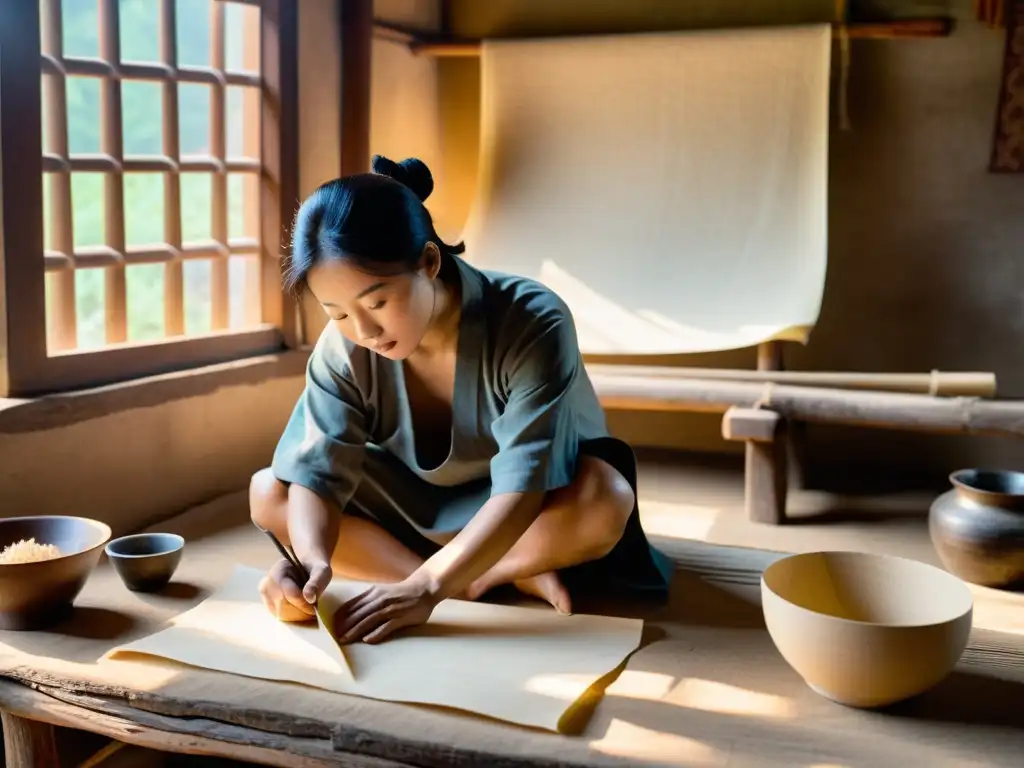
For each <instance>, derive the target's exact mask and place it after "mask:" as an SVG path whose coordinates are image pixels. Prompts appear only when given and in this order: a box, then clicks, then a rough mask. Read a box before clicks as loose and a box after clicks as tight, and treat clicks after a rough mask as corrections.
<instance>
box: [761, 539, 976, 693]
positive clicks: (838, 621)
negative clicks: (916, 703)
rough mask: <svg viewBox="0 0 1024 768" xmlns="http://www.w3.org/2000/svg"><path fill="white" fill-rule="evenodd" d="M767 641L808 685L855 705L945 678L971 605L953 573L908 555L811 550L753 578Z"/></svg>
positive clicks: (963, 640) (966, 630) (966, 629)
mask: <svg viewBox="0 0 1024 768" xmlns="http://www.w3.org/2000/svg"><path fill="white" fill-rule="evenodd" d="M761 601H762V608H763V611H764V618H765V623H766V625H767V627H768V632H769V634H770V635H771V637H772V641H773V642H774V643H775V646H776V648H778V650H779V653H781V654H782V656H783V658H784V659H785V660H786V661H787V662H788V663H789V665H790V666H791V667H792V668H793V669H794V670H795V671H796V672H797V673H798V674H799V675H800V676H801V677H802V678H803V679H804V680H805V681H806V682H807V684H808V685H809V686H810V687H811V688H812V689H813V690H815V691H817V692H818V693H820V694H821V695H822V696H825V697H827V698H829V699H832V700H833V701H836V702H839V703H840V704H845V705H848V706H853V707H864V708H876V707H882V706H885V705H888V704H893V703H895V702H897V701H901V700H903V699H908V698H910V697H912V696H916V695H917V694H919V693H922V692H924V691H926V690H927V689H929V688H931V687H932V686H934V685H936V684H937V683H939V682H940V681H941V680H943V679H944V678H945V677H946V676H947V675H948V674H949V673H950V672H951V671H952V669H953V667H954V665H955V664H956V663H957V661H958V660H959V658H960V655H961V654H962V653H963V650H964V648H965V647H966V645H967V637H968V635H969V634H970V631H971V622H972V620H973V613H974V598H973V596H972V595H971V591H970V589H969V588H968V587H967V585H966V584H964V582H963V581H961V580H960V579H958V578H957V577H956V576H954V575H952V574H950V573H947V572H946V571H944V570H942V569H941V568H935V567H934V566H931V565H927V564H925V563H921V562H918V561H916V560H906V559H903V558H899V557H890V556H886V555H875V554H868V553H863V552H811V553H807V554H800V555H793V556H790V557H785V558H783V559H781V560H778V561H776V562H774V563H772V565H770V566H769V567H768V568H766V569H765V571H764V574H763V575H762V578H761Z"/></svg>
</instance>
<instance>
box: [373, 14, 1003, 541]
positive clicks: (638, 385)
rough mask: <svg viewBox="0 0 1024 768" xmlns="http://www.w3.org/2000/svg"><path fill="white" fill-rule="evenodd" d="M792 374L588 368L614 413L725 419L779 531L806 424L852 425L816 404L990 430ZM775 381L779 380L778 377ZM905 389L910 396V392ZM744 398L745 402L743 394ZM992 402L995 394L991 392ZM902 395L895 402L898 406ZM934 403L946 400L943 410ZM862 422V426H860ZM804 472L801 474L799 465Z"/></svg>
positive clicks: (856, 28) (856, 30)
mask: <svg viewBox="0 0 1024 768" xmlns="http://www.w3.org/2000/svg"><path fill="white" fill-rule="evenodd" d="M366 22H370V19H369V18H366V19H365V22H364V23H366ZM367 26H370V24H367ZM832 27H833V35H834V36H835V37H837V38H838V39H840V40H842V41H844V42H845V41H846V40H915V39H927V38H941V37H947V36H949V35H950V34H951V33H952V30H953V20H952V19H951V18H944V17H943V18H922V19H907V20H898V21H876V22H854V23H847V24H833V25H832ZM372 34H373V35H374V36H376V37H381V38H385V39H390V40H392V41H394V42H397V43H400V44H403V45H405V46H406V47H407V48H408V49H409V50H410V51H411V52H412V53H414V54H417V55H422V56H435V57H442V58H460V57H461V58H474V57H479V56H480V53H481V50H482V47H483V44H482V41H481V40H466V39H457V38H453V37H451V36H450V35H447V34H437V33H432V32H424V31H422V30H415V29H410V28H408V27H404V26H402V25H399V24H393V23H390V22H386V21H382V20H379V19H374V20H372ZM783 367H784V366H783V360H782V343H781V342H779V341H768V342H765V343H763V344H761V345H759V346H758V349H757V370H758V371H759V372H760V373H761V375H760V376H759V377H757V378H759V379H760V382H761V383H760V384H757V383H754V382H750V381H748V382H745V383H741V382H738V381H719V380H716V379H718V378H721V377H719V376H716V375H714V373H715V372H714V371H704V374H705V375H703V376H696V377H694V378H688V369H686V368H674V369H667V370H671V372H670V373H666V375H662V376H659V375H651V374H650V371H648V372H647V373H646V375H641V374H640V372H641V370H642V369H639V368H636V367H633V368H630V367H629V366H625V367H623V369H622V370H621V371H615V372H614V373H613V372H612V368H613V366H593V365H588V366H587V368H588V370H590V372H591V376H592V379H593V381H594V385H595V388H596V389H597V393H598V396H599V397H600V399H601V403H602V405H603V406H604V407H606V408H623V409H628V410H651V409H655V410H662V411H676V412H679V411H690V412H695V411H712V412H724V415H723V420H722V436H723V437H724V438H725V439H726V440H734V441H741V442H744V443H745V450H746V456H745V467H744V474H745V498H746V511H747V515H748V517H749V518H750V519H751V520H754V521H756V522H761V523H767V524H769V525H778V524H780V523H782V522H784V521H785V520H786V497H787V490H788V486H789V482H790V478H789V474H790V467H791V466H792V467H793V469H795V470H796V474H795V477H794V479H795V480H796V481H797V482H798V483H799V482H800V480H801V478H800V471H799V462H798V461H796V460H797V459H798V456H797V452H796V451H795V445H794V441H795V442H796V443H799V442H800V439H799V438H800V436H801V433H802V429H801V427H802V422H804V421H816V420H819V421H826V422H829V423H833V422H836V421H838V422H840V423H842V422H843V419H841V418H838V416H837V414H838V411H836V410H835V409H832V410H830V409H829V408H827V407H826V408H824V409H823V410H821V412H820V413H819V412H818V410H819V404H818V403H816V402H814V398H815V397H818V398H825V400H828V399H829V398H832V399H835V398H837V397H839V398H845V399H846V400H847V403H848V402H849V401H850V400H853V401H862V400H863V401H864V402H866V403H868V404H869V405H878V404H879V403H881V406H882V410H881V411H879V414H876V415H875V420H874V423H873V426H889V427H893V428H897V429H899V428H903V429H906V428H911V429H913V428H915V427H916V428H924V429H925V431H939V432H942V431H953V432H956V431H964V432H968V433H970V432H978V431H984V430H982V429H978V428H974V427H973V425H961V424H959V423H957V424H949V423H946V422H945V421H943V419H942V418H939V419H938V422H937V423H931V422H932V421H934V414H932V413H931V412H930V411H929V412H928V415H927V416H926V417H923V416H921V414H919V413H917V411H916V410H915V409H920V408H924V409H925V410H926V411H927V409H928V408H930V407H932V406H933V405H934V407H935V408H937V409H938V410H940V411H942V412H943V413H945V410H943V409H945V408H946V407H947V403H943V402H938V398H935V397H934V396H929V395H916V396H915V395H908V394H902V395H900V394H896V395H893V394H892V393H870V392H850V391H846V392H843V391H841V387H842V386H858V385H857V384H855V383H852V382H850V381H846V382H845V383H842V384H836V386H837V387H839V388H836V389H824V388H818V389H808V388H805V387H801V386H797V387H792V386H789V387H787V386H785V385H783V386H782V388H781V389H774V390H773V388H775V387H778V385H779V384H780V382H779V381H774V379H786V378H793V377H792V376H789V377H787V376H786V375H785V374H784V373H783V370H782V369H783ZM751 373H752V372H751ZM773 373H774V374H778V375H777V376H773V375H772V374H773ZM883 378H884V377H883ZM982 378H983V379H985V381H983V382H982V384H981V389H982V390H987V388H988V387H989V386H990V385H991V386H992V387H993V388H994V381H993V382H991V383H990V382H989V381H988V379H987V378H986V375H985V374H983V375H982ZM702 379H703V380H702ZM889 383H890V384H891V383H892V381H890V382H889ZM766 384H767V388H766V386H765V385H766ZM864 388H865V389H884V388H885V387H884V386H882V382H881V381H877V380H876V381H872V382H867V383H866V384H865V386H864ZM897 388H898V389H901V388H903V385H902V384H901V385H899V386H898V387H897ZM740 390H742V394H739V392H740ZM769 391H775V392H776V393H777V394H780V395H782V398H781V400H779V398H774V400H776V402H771V403H768V402H764V400H765V397H764V395H765V394H766V393H767V392H769ZM934 394H937V393H934ZM984 394H989V393H988V392H987V391H986V392H984ZM984 394H982V395H981V396H984ZM976 396H977V395H976ZM808 397H810V398H811V401H810V402H812V405H807V402H808V401H807V398H808ZM893 397H895V400H892V399H891V398H893ZM933 400H935V401H936V402H935V403H934V404H933V403H932V401H933ZM948 400H949V401H950V402H953V403H955V404H956V405H954V406H953V407H954V408H956V407H958V406H960V407H962V404H963V402H970V400H969V399H968V400H965V399H964V398H963V397H961V398H958V399H956V400H953V399H952V398H948ZM890 407H895V411H891V410H887V408H890ZM839 410H840V411H841V410H843V409H841V408H840V409H839ZM904 411H905V412H904ZM879 420H880V421H879ZM864 421H869V422H870V421H872V420H870V419H866V420H864ZM853 422H854V423H858V424H860V423H861V421H860V420H857V419H854V420H853ZM958 427H959V430H958ZM794 464H795V465H796V466H793V465H794Z"/></svg>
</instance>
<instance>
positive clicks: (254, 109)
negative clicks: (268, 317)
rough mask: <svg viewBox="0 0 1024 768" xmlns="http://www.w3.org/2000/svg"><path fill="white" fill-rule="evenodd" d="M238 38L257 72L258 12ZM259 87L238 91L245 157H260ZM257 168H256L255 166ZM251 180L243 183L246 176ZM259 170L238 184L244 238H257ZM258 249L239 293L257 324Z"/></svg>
mask: <svg viewBox="0 0 1024 768" xmlns="http://www.w3.org/2000/svg"><path fill="white" fill-rule="evenodd" d="M244 25H245V26H244V30H243V34H242V39H243V40H244V47H243V49H242V66H243V68H244V69H245V70H246V71H247V72H259V71H260V68H261V62H260V15H259V14H258V13H246V14H245V21H244ZM260 95H261V94H260V90H259V89H258V88H245V89H244V91H243V92H242V126H243V127H242V154H243V155H245V157H247V158H258V157H260V141H261V139H260ZM257 170H258V169H257ZM250 178H252V179H254V180H255V182H256V183H255V184H249V183H247V182H248V181H249V179H250ZM259 180H260V177H259V174H258V173H257V174H247V175H246V177H245V181H244V182H243V184H242V231H243V232H244V234H245V237H246V238H247V239H249V238H251V239H252V240H254V241H255V242H257V243H258V242H259V238H260V185H259ZM260 274H261V264H260V259H259V251H257V253H256V258H247V259H246V260H245V270H244V275H245V277H244V282H245V285H244V287H243V294H244V296H245V324H246V325H258V324H259V322H260V318H261V316H262V313H261V310H260V302H261V300H262V297H261V295H260Z"/></svg>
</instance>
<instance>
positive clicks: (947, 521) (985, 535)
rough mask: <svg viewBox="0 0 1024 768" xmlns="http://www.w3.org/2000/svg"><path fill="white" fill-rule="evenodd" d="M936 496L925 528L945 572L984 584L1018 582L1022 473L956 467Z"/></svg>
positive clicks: (1023, 540)
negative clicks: (947, 484)
mask: <svg viewBox="0 0 1024 768" xmlns="http://www.w3.org/2000/svg"><path fill="white" fill-rule="evenodd" d="M949 479H950V482H952V484H953V488H952V490H949V491H947V492H946V493H944V494H942V495H941V496H939V498H937V499H936V500H935V501H934V502H933V503H932V506H931V510H930V512H929V515H928V531H929V534H930V535H931V539H932V544H933V545H934V546H935V550H936V552H938V555H939V559H940V560H941V561H942V564H943V565H944V566H945V567H946V570H948V571H949V572H950V573H953V574H955V575H957V576H959V577H960V578H961V579H963V580H964V581H969V582H971V583H973V584H979V585H982V586H987V587H1014V586H1018V585H1020V584H1021V583H1022V582H1024V472H1008V471H1001V470H985V469H961V470H958V471H957V472H954V473H953V474H951V475H950V476H949Z"/></svg>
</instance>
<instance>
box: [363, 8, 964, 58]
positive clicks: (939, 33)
mask: <svg viewBox="0 0 1024 768" xmlns="http://www.w3.org/2000/svg"><path fill="white" fill-rule="evenodd" d="M832 27H833V34H834V35H836V36H839V35H842V34H845V35H846V37H847V38H849V39H852V40H916V39H921V38H933V37H947V36H949V34H950V33H951V32H952V30H953V22H952V20H951V19H948V18H929V19H901V20H895V21H877V22H855V23H851V24H845V25H843V24H833V25H832ZM374 30H375V32H376V33H377V34H379V35H381V36H386V37H390V38H392V39H395V38H397V39H399V40H401V41H402V42H404V43H406V45H408V46H409V50H410V51H412V52H413V53H416V54H421V55H426V56H435V57H446V58H451V57H474V56H479V55H480V49H481V41H480V40H457V39H449V38H445V37H443V36H439V35H429V36H428V34H427V33H423V32H421V31H419V30H416V29H410V28H407V27H404V26H402V25H398V24H393V23H390V22H386V21H382V20H376V21H375V22H374Z"/></svg>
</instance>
